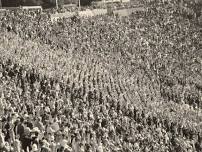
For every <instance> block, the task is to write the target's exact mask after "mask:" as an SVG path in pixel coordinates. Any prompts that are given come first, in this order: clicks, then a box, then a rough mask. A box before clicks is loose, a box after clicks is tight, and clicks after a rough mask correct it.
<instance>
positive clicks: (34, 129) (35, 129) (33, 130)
mask: <svg viewBox="0 0 202 152" xmlns="http://www.w3.org/2000/svg"><path fill="white" fill-rule="evenodd" d="M32 132H38V133H39V132H40V130H39V128H38V127H34V128H33V129H32Z"/></svg>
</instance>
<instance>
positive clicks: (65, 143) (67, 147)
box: [60, 139, 72, 151]
mask: <svg viewBox="0 0 202 152" xmlns="http://www.w3.org/2000/svg"><path fill="white" fill-rule="evenodd" d="M67 143H68V141H67V140H65V139H63V140H62V141H61V142H60V146H62V147H64V148H65V149H67V150H68V151H72V148H71V147H69V146H68V144H67Z"/></svg>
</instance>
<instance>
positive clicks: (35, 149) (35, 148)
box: [32, 144, 38, 152]
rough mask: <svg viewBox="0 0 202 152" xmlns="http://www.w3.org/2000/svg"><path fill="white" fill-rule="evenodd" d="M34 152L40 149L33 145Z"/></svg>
mask: <svg viewBox="0 0 202 152" xmlns="http://www.w3.org/2000/svg"><path fill="white" fill-rule="evenodd" d="M32 151H33V152H35V151H38V147H37V145H36V144H33V145H32Z"/></svg>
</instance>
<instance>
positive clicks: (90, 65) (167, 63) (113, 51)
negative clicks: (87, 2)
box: [0, 1, 202, 152]
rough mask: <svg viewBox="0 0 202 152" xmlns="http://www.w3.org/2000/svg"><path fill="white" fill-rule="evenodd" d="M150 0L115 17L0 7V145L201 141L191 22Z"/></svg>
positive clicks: (152, 145)
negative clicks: (53, 16) (53, 15)
mask: <svg viewBox="0 0 202 152" xmlns="http://www.w3.org/2000/svg"><path fill="white" fill-rule="evenodd" d="M174 2H175V1H174ZM154 4H155V5H154ZM154 4H152V5H149V6H148V8H147V11H146V12H144V13H136V14H133V15H131V16H129V17H126V18H124V19H122V18H118V17H111V16H98V17H94V18H85V19H84V18H78V17H75V18H71V19H61V20H60V21H58V22H57V23H52V22H51V21H50V16H49V14H46V13H41V12H38V13H33V12H30V13H28V12H22V11H18V12H9V13H7V14H6V15H5V16H4V17H2V18H1V21H0V24H1V29H2V31H4V33H1V38H0V40H1V43H0V44H1V45H2V48H0V53H1V54H2V56H1V58H0V59H1V60H0V61H1V62H0V86H2V87H1V88H0V92H1V95H0V97H1V98H0V108H1V109H0V120H1V121H0V151H3V152H4V151H5V152H22V151H24V152H28V151H29V152H49V151H50V152H71V151H72V152H81V151H84V152H86V151H87V152H91V151H92V152H97V151H98V152H105V151H106V152H108V151H109V152H113V151H123V152H127V151H129V152H130V151H131V152H135V151H145V152H147V151H155V152H158V151H159V152H162V151H165V152H166V151H176V152H180V151H186V152H192V151H197V152H200V151H202V132H201V131H202V128H201V127H202V125H201V122H202V121H201V119H202V112H201V107H202V104H201V102H202V101H201V100H202V99H201V93H200V92H201V86H202V85H201V82H202V81H201V78H200V74H201V71H200V67H201V62H200V61H201V53H200V52H201V50H200V46H201V44H200V41H199V40H200V39H201V35H200V29H199V27H198V26H197V23H195V19H194V18H193V19H192V18H191V19H190V18H187V17H186V16H181V12H180V10H179V9H178V8H179V7H178V5H175V4H172V5H171V4H166V5H163V3H159V4H158V5H157V4H156V2H155V3H154ZM171 6H172V7H171ZM173 6H176V7H173ZM5 33H6V34H5ZM10 33H12V34H10ZM9 35H12V36H10V37H9ZM13 35H14V36H13ZM44 43H45V44H44ZM33 52H34V54H33ZM82 65H86V66H84V67H82ZM190 65H191V66H190ZM134 71H135V74H134ZM64 80H65V81H64ZM127 80H129V82H127ZM168 101H169V102H168Z"/></svg>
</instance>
